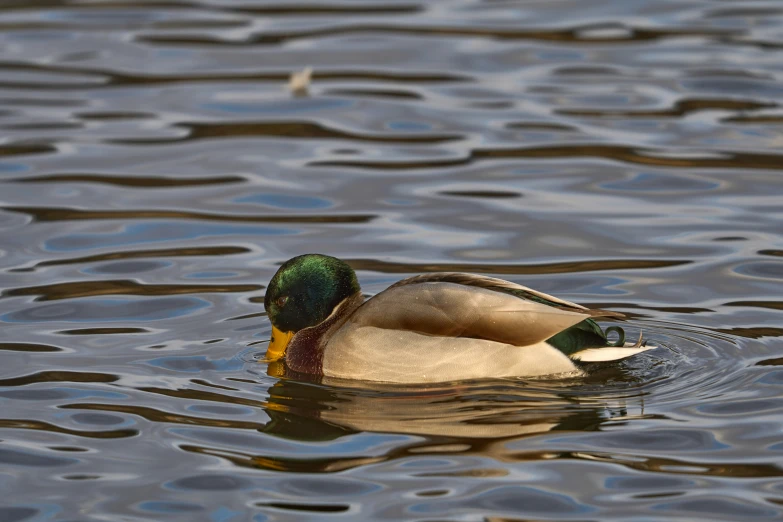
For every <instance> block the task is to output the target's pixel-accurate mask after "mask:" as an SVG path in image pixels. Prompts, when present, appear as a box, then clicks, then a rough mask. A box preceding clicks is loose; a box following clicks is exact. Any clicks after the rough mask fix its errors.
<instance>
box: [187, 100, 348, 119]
mask: <svg viewBox="0 0 783 522" xmlns="http://www.w3.org/2000/svg"><path fill="white" fill-rule="evenodd" d="M353 103H354V102H352V101H351V100H346V99H340V98H293V99H275V100H270V101H267V102H262V103H259V102H255V103H236V102H234V103H231V102H217V103H216V102H213V103H205V104H204V105H202V107H203V108H205V109H208V110H217V111H221V112H231V113H239V114H249V113H252V114H260V113H274V114H286V115H290V114H292V113H297V112H304V113H307V114H312V113H313V112H314V111H318V110H324V109H342V108H345V107H350V106H351V105H353Z"/></svg>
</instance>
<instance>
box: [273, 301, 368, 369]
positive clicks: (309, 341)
mask: <svg viewBox="0 0 783 522" xmlns="http://www.w3.org/2000/svg"><path fill="white" fill-rule="evenodd" d="M363 302H364V296H362V293H361V292H356V293H355V294H353V295H352V296H350V297H346V298H345V299H343V300H342V302H341V303H340V304H338V305H337V307H336V308H335V309H334V311H333V312H332V313H331V314H330V315H329V317H327V318H326V319H325V320H324V321H322V322H321V323H320V324H317V325H315V326H311V327H310V328H305V329H303V330H299V331H298V332H296V335H294V337H293V338H292V339H291V343H290V344H289V345H288V349H287V350H286V366H288V368H290V369H291V370H294V371H295V372H301V373H309V374H312V375H323V358H324V351H323V348H324V347H325V346H326V343H327V342H328V341H329V338H331V337H332V335H333V334H334V332H336V331H337V330H338V329H339V328H340V327H341V326H342V325H343V324H345V321H347V320H348V318H349V317H350V316H351V314H352V313H353V311H354V310H356V309H357V308H359V306H361V304H362V303H363Z"/></svg>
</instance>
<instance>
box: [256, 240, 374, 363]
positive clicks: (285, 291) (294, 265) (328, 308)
mask: <svg viewBox="0 0 783 522" xmlns="http://www.w3.org/2000/svg"><path fill="white" fill-rule="evenodd" d="M359 290H360V288H359V281H358V280H357V279H356V274H355V273H354V271H353V269H352V268H351V267H350V266H348V265H347V264H346V263H344V262H342V261H340V260H339V259H337V258H336V257H330V256H324V255H321V254H305V255H303V256H297V257H294V258H292V259H289V260H288V261H286V262H285V263H283V265H282V266H281V267H280V268H279V269H278V271H277V273H276V274H275V275H274V277H272V280H271V281H270V282H269V287H268V288H267V290H266V296H265V297H264V308H265V309H266V313H267V314H268V315H269V320H270V321H271V322H272V341H271V342H270V343H269V348H267V352H266V355H267V359H271V360H276V359H279V358H281V357H282V356H283V355H284V354H285V349H286V347H287V346H288V342H289V341H290V340H291V337H293V335H294V334H295V333H296V332H298V331H299V330H302V329H303V328H308V327H310V326H315V325H317V324H320V323H322V322H323V321H324V320H325V319H326V318H327V317H329V315H330V314H331V313H332V311H333V310H334V309H335V308H336V307H337V305H339V304H340V303H341V302H342V301H343V300H344V299H346V298H348V297H351V296H352V295H354V294H355V293H356V292H358V291H359Z"/></svg>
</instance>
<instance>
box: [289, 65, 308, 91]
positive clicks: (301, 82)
mask: <svg viewBox="0 0 783 522" xmlns="http://www.w3.org/2000/svg"><path fill="white" fill-rule="evenodd" d="M312 77H313V68H312V67H305V68H304V69H302V70H301V71H299V72H294V73H291V78H290V79H289V80H288V90H289V91H291V94H293V95H294V96H307V95H308V94H309V92H308V91H309V89H310V82H311V80H312Z"/></svg>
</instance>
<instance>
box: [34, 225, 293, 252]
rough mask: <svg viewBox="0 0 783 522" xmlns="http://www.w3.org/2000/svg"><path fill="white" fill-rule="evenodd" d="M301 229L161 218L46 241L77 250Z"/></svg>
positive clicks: (50, 247) (277, 233) (51, 245)
mask: <svg viewBox="0 0 783 522" xmlns="http://www.w3.org/2000/svg"><path fill="white" fill-rule="evenodd" d="M296 233H297V230H296V229H293V228H285V227H279V226H278V227H272V226H259V225H234V224H220V225H216V224H206V223H186V222H181V223H179V222H171V221H161V222H153V223H138V224H132V225H126V226H125V227H124V228H123V230H122V231H121V232H114V233H96V234H69V235H66V236H59V237H54V238H52V239H49V240H47V241H46V242H45V243H44V248H45V249H46V250H48V251H51V252H73V251H76V250H89V249H92V248H101V247H109V246H119V245H136V244H142V243H159V242H161V241H174V240H181V239H197V238H204V237H211V236H229V235H252V236H282V235H292V234H296Z"/></svg>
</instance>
